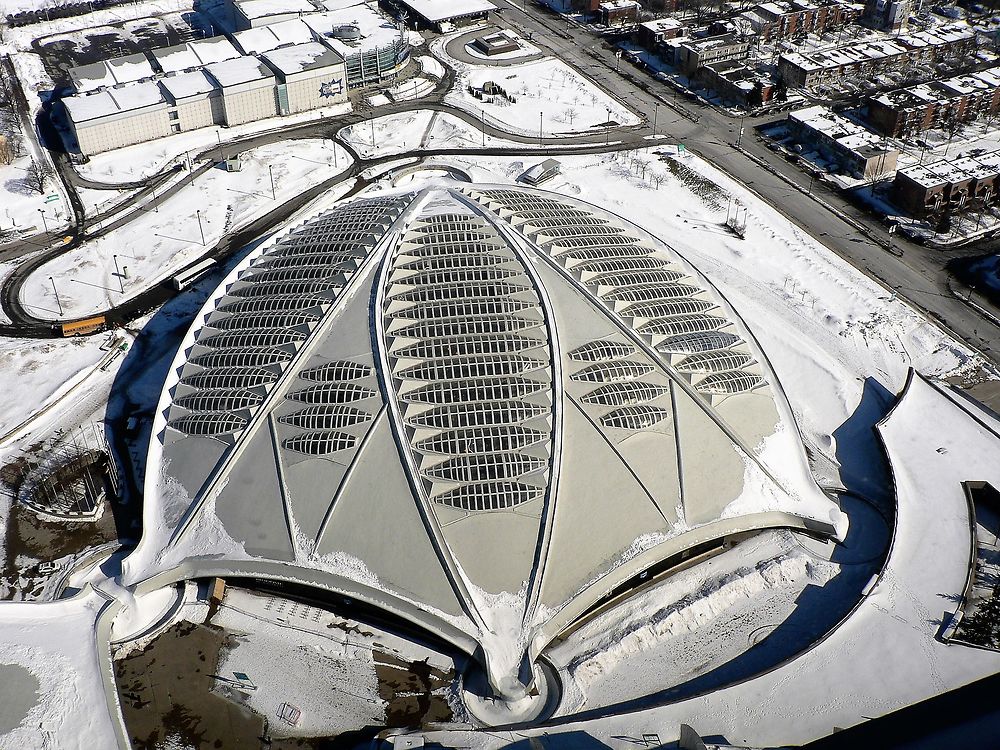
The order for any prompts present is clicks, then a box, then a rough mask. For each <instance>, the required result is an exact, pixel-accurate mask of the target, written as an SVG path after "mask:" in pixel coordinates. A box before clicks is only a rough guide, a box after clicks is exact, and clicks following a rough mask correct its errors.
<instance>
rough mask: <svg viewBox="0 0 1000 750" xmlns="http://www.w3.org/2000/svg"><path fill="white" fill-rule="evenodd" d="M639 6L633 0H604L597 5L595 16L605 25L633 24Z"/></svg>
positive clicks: (636, 18)
mask: <svg viewBox="0 0 1000 750" xmlns="http://www.w3.org/2000/svg"><path fill="white" fill-rule="evenodd" d="M639 7H640V6H639V3H637V2H635V0H606V2H603V3H601V4H600V5H598V6H597V16H598V18H599V20H600V22H601V23H602V24H604V25H605V26H610V27H622V26H635V24H636V21H638V20H639Z"/></svg>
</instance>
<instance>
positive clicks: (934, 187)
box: [890, 152, 1000, 218]
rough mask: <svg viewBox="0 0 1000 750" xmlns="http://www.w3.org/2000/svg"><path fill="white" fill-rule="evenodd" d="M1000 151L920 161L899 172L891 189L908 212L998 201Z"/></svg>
mask: <svg viewBox="0 0 1000 750" xmlns="http://www.w3.org/2000/svg"><path fill="white" fill-rule="evenodd" d="M998 181H1000V153H996V152H994V153H990V154H984V155H982V156H978V157H972V156H968V157H964V158H962V159H945V160H942V161H939V162H936V163H933V164H917V165H914V166H912V167H906V168H905V169H901V170H899V171H898V172H897V173H896V178H895V179H894V180H893V183H892V189H891V192H890V195H891V198H892V201H893V203H895V204H896V205H897V206H898V207H899V208H901V209H902V210H904V211H905V212H906V213H907V214H909V215H911V216H915V217H920V218H923V217H927V216H932V215H935V214H940V213H955V212H959V211H962V210H967V209H970V208H975V207H979V208H984V207H986V206H993V205H996V204H997V202H998V201H997V187H998Z"/></svg>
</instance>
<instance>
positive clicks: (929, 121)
mask: <svg viewBox="0 0 1000 750" xmlns="http://www.w3.org/2000/svg"><path fill="white" fill-rule="evenodd" d="M998 110H1000V67H997V68H991V69H990V70H983V71H979V72H977V73H969V74H967V75H961V76H955V77H954V78H949V79H946V80H944V81H933V82H931V83H925V84H921V85H919V86H911V87H909V88H905V89H896V90H895V91H889V92H886V93H884V94H881V95H879V96H876V97H872V98H870V99H869V100H868V121H869V122H870V123H871V125H872V126H873V127H874V128H875V129H876V130H878V131H879V132H880V133H883V134H885V135H890V136H894V137H907V136H911V135H915V134H917V133H922V132H923V131H925V130H930V129H934V128H942V129H946V130H949V129H952V128H955V127H957V126H958V125H961V124H963V123H968V122H973V121H974V120H977V119H979V118H983V117H992V116H993V115H995V114H996V113H997V111H998Z"/></svg>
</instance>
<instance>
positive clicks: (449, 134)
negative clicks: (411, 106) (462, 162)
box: [337, 109, 533, 158]
mask: <svg viewBox="0 0 1000 750" xmlns="http://www.w3.org/2000/svg"><path fill="white" fill-rule="evenodd" d="M337 135H339V136H340V137H341V138H342V139H343V140H344V141H345V142H346V143H347V144H349V145H350V146H351V147H352V148H353V149H355V150H356V151H357V152H358V153H359V154H360V155H361V156H362V157H364V158H372V157H376V156H391V155H393V154H399V153H403V152H404V151H412V150H414V149H418V148H419V149H445V148H483V143H484V141H483V133H482V131H481V130H477V129H475V128H473V127H472V126H471V125H469V124H467V123H466V122H465V121H464V120H461V119H459V118H458V117H455V116H454V115H452V114H449V113H447V112H435V111H434V110H430V109H417V110H411V111H408V112H400V113H398V114H393V115H383V116H382V117H376V118H374V119H371V120H366V121H365V122H360V123H358V124H356V125H348V126H347V127H346V128H341V130H340V132H339V133H338V134H337ZM485 144H486V147H505V146H509V147H512V148H520V149H523V148H533V146H531V145H525V144H521V143H517V142H515V141H508V140H506V139H504V138H495V137H494V136H491V135H487V136H486V139H485Z"/></svg>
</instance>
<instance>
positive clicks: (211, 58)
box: [188, 36, 240, 65]
mask: <svg viewBox="0 0 1000 750" xmlns="http://www.w3.org/2000/svg"><path fill="white" fill-rule="evenodd" d="M188 47H189V48H190V49H191V51H192V52H194V54H195V55H196V56H197V57H198V60H199V62H201V64H202V65H209V64H210V63H216V62H222V61H223V60H233V59H235V58H237V57H239V56H240V52H239V50H238V49H236V47H234V46H233V45H232V42H230V41H229V40H228V39H226V38H225V37H224V36H213V37H209V38H208V39H196V40H194V41H193V42H188Z"/></svg>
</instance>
